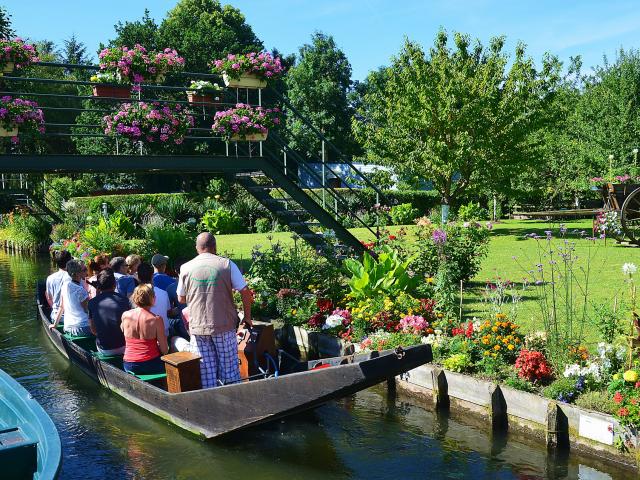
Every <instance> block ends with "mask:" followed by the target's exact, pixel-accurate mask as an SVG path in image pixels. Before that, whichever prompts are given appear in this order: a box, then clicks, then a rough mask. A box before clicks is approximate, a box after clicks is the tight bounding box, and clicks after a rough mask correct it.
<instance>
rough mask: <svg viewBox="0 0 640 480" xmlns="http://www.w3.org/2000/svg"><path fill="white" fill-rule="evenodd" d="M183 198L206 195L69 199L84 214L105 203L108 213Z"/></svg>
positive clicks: (201, 197) (165, 194) (96, 209)
mask: <svg viewBox="0 0 640 480" xmlns="http://www.w3.org/2000/svg"><path fill="white" fill-rule="evenodd" d="M174 196H179V197H185V198H187V199H189V200H201V199H203V198H205V197H206V196H207V195H206V194H204V193H197V194H194V193H134V194H127V195H96V196H92V197H73V198H71V199H69V200H70V201H72V202H74V203H75V204H76V209H77V210H81V211H82V210H84V211H86V212H98V211H100V209H101V208H102V204H103V203H106V204H107V205H108V207H109V211H111V212H113V211H114V210H119V209H120V207H121V206H122V205H123V204H130V203H137V204H142V205H145V206H147V207H148V206H150V205H155V204H157V203H158V202H159V201H160V200H162V199H164V198H169V197H174Z"/></svg>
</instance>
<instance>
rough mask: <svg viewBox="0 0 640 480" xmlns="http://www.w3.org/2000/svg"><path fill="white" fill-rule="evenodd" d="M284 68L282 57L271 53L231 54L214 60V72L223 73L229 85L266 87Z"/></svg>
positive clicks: (236, 86) (225, 81) (233, 86)
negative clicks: (268, 81)
mask: <svg viewBox="0 0 640 480" xmlns="http://www.w3.org/2000/svg"><path fill="white" fill-rule="evenodd" d="M283 71H284V68H283V66H282V63H281V62H280V57H275V58H274V57H273V56H271V54H269V53H266V52H264V53H256V52H252V53H247V54H238V55H234V54H231V53H230V54H229V55H227V57H226V58H223V59H220V60H215V61H214V62H213V68H212V72H213V73H218V74H221V75H222V78H223V79H224V83H225V85H226V86H227V87H232V88H264V87H266V86H267V80H271V79H274V78H277V77H279V76H280V75H282V72H283Z"/></svg>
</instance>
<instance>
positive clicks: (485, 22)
mask: <svg viewBox="0 0 640 480" xmlns="http://www.w3.org/2000/svg"><path fill="white" fill-rule="evenodd" d="M175 3H176V0H108V1H105V2H100V1H93V2H90V1H86V0H83V1H80V0H58V1H54V0H0V4H3V5H4V6H6V7H7V8H8V10H9V12H10V13H11V14H12V16H13V22H14V26H15V28H16V29H17V30H18V33H19V34H21V35H23V36H25V37H29V38H32V39H35V40H39V39H44V38H46V39H49V40H53V41H54V42H56V43H58V44H61V43H62V40H63V39H64V38H67V37H68V36H69V35H70V34H71V33H75V34H76V36H77V37H78V38H79V39H80V40H81V41H83V42H85V43H86V44H87V46H88V47H89V50H91V52H94V51H95V50H96V49H97V46H98V44H99V42H100V41H105V40H107V39H108V38H111V37H113V34H114V30H113V25H114V24H115V23H117V22H118V21H119V20H122V21H125V20H135V19H138V18H140V17H141V16H142V14H143V12H144V9H145V7H147V8H148V9H149V10H150V11H151V14H152V16H153V17H154V18H156V19H157V20H160V19H162V18H163V17H164V15H165V13H166V12H167V10H169V9H171V8H172V7H173V6H174V5H175ZM223 3H225V2H224V1H223ZM226 3H230V4H231V5H233V6H235V7H237V8H239V9H240V10H241V11H242V12H243V13H244V14H245V16H246V18H247V21H248V22H249V23H250V24H251V25H252V26H253V28H254V31H255V32H256V33H257V35H258V36H259V37H260V38H261V39H262V40H263V41H264V43H265V46H266V47H267V48H269V49H271V48H272V47H277V48H278V49H279V50H280V51H282V52H287V53H289V52H297V50H298V47H299V46H300V45H302V44H303V43H305V42H308V40H309V36H310V34H311V33H312V32H313V31H315V30H321V31H323V32H325V33H329V34H331V35H333V36H334V37H335V39H336V41H337V43H338V45H339V46H340V47H341V48H342V49H343V50H344V51H345V53H346V54H347V56H348V58H349V60H350V62H351V64H352V66H353V78H354V79H363V78H364V77H365V76H366V75H367V72H369V71H370V70H372V69H375V68H377V67H379V66H381V65H385V64H388V63H389V59H390V58H391V56H393V55H394V54H396V53H397V52H398V51H399V50H400V48H401V46H402V43H403V39H404V37H405V36H407V37H409V38H410V39H412V40H415V41H418V42H420V43H421V44H423V45H424V46H429V45H430V44H431V43H432V42H433V39H434V37H435V34H436V32H437V31H438V29H439V28H440V27H444V28H446V29H447V30H448V31H450V32H453V31H461V32H465V33H469V34H471V35H472V37H477V38H480V39H481V40H482V41H483V43H486V42H487V41H488V39H489V38H490V37H491V36H494V35H501V34H505V35H506V36H507V42H508V43H507V45H508V47H509V50H510V51H511V52H513V46H514V44H515V42H516V41H517V40H522V41H524V42H525V43H526V44H527V45H528V52H529V54H530V55H532V56H533V57H534V58H535V59H536V60H539V59H540V58H541V56H542V54H543V53H544V52H547V51H548V52H551V53H554V54H557V55H558V56H559V57H560V58H561V59H562V60H568V59H569V57H570V56H572V55H577V54H581V55H582V57H583V59H584V65H585V67H587V68H589V67H591V66H594V65H598V64H601V63H602V55H603V53H606V54H607V55H608V56H609V57H610V58H613V57H614V56H615V52H616V50H617V49H618V48H619V47H620V46H624V47H625V48H630V47H633V48H638V46H639V43H640V35H639V34H640V8H638V6H639V2H638V0H620V1H616V0H610V1H604V0H600V1H596V0H582V1H578V0H573V1H572V0H555V1H548V0H538V1H531V0H529V1H523V0H521V1H514V0H512V1H507V0H502V1H496V0H466V1H463V0H448V1H430V0H424V1H420V0H404V1H402V2H399V1H391V0H369V1H366V0H361V1H356V0H229V1H227V2H226Z"/></svg>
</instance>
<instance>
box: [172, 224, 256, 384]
mask: <svg viewBox="0 0 640 480" xmlns="http://www.w3.org/2000/svg"><path fill="white" fill-rule="evenodd" d="M196 251H197V252H198V256H197V257H196V258H194V259H193V260H191V261H190V262H187V263H185V264H183V265H182V267H180V277H179V279H178V288H177V289H176V293H177V294H178V301H180V302H181V303H186V304H187V306H188V307H189V314H190V319H189V333H190V334H191V341H190V342H191V346H190V350H191V351H192V352H193V353H195V354H197V355H200V356H201V357H202V359H201V360H200V375H201V377H202V388H209V387H215V386H217V385H219V384H227V383H234V382H238V381H240V369H239V368H238V342H237V339H236V327H237V325H238V311H237V310H236V305H235V303H234V301H233V290H237V291H238V292H240V295H241V297H242V307H243V310H244V319H243V321H244V323H245V324H246V325H247V326H248V327H251V326H252V322H251V303H252V301H253V296H252V294H251V290H249V288H248V287H247V282H246V281H245V279H244V278H243V276H242V273H240V269H239V268H238V266H237V265H236V264H235V263H233V262H232V261H231V260H229V259H228V258H224V257H220V256H218V255H217V254H216V239H215V237H214V236H213V235H212V234H210V233H208V232H204V233H201V234H200V235H198V238H196Z"/></svg>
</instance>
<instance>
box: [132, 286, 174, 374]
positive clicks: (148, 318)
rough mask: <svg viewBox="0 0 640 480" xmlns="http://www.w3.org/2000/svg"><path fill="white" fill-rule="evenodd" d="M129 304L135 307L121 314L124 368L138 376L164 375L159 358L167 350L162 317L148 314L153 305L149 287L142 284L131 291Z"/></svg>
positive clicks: (151, 292) (153, 300)
mask: <svg viewBox="0 0 640 480" xmlns="http://www.w3.org/2000/svg"><path fill="white" fill-rule="evenodd" d="M131 301H132V302H133V303H134V305H136V307H137V308H134V309H133V310H128V311H126V312H124V313H123V314H122V324H121V325H120V328H122V332H123V333H124V340H125V349H124V358H123V360H124V369H125V371H127V372H129V373H136V374H138V375H151V374H154V373H164V371H165V369H164V363H163V362H162V360H160V355H166V354H167V352H168V351H169V347H168V345H167V337H166V335H165V333H164V322H163V321H162V318H161V317H159V316H157V315H154V314H153V313H151V312H150V311H149V309H150V308H151V307H152V306H153V304H154V302H155V295H154V293H153V287H152V286H151V285H148V284H143V285H140V286H138V287H136V289H135V290H134V291H133V295H131Z"/></svg>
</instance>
